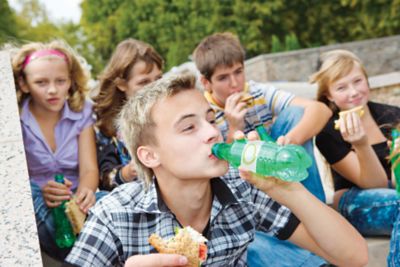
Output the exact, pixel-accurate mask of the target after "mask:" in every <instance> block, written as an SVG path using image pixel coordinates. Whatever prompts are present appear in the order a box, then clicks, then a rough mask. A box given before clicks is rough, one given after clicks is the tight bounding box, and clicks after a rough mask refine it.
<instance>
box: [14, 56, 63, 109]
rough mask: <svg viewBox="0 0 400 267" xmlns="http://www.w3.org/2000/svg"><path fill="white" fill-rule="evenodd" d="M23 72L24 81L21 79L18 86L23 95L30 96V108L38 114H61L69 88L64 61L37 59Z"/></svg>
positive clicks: (60, 59) (59, 59)
mask: <svg viewBox="0 0 400 267" xmlns="http://www.w3.org/2000/svg"><path fill="white" fill-rule="evenodd" d="M24 72H25V80H23V79H22V78H21V79H20V80H19V85H20V88H21V90H22V91H23V92H24V93H29V94H30V95H31V97H32V101H31V108H32V109H33V110H35V111H38V112H53V113H59V112H61V110H62V108H63V107H64V103H65V101H66V100H67V97H68V91H69V89H70V88H71V78H70V75H69V70H68V65H67V63H66V62H65V60H64V59H62V58H56V57H54V58H39V59H36V60H34V61H32V62H30V63H29V64H28V65H27V66H26V68H25V70H24ZM33 110H32V111H33Z"/></svg>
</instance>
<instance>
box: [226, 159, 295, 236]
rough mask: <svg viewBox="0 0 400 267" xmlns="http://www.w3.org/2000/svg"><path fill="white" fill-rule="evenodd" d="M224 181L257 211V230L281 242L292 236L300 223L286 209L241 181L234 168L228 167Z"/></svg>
mask: <svg viewBox="0 0 400 267" xmlns="http://www.w3.org/2000/svg"><path fill="white" fill-rule="evenodd" d="M224 179H227V180H228V181H230V182H231V183H232V184H234V187H235V188H236V189H235V191H236V192H239V194H240V195H241V196H242V197H243V198H244V199H246V200H248V201H250V202H252V203H253V205H254V207H255V209H256V210H257V212H256V213H255V214H256V215H255V220H256V228H257V230H259V231H263V232H266V233H269V234H271V235H274V236H276V237H277V238H278V239H281V240H285V239H288V238H289V237H290V236H291V235H292V234H293V232H294V230H296V228H297V226H298V225H299V223H300V221H299V220H298V219H297V217H296V216H295V215H294V214H293V213H292V212H291V211H290V210H289V209H288V208H287V207H285V206H282V205H281V204H279V203H278V202H276V201H275V200H273V199H272V198H270V197H269V196H268V195H267V194H265V193H264V192H262V191H261V190H259V189H257V188H255V187H254V186H253V185H251V184H249V183H247V182H245V181H243V180H242V179H241V178H240V176H239V171H238V170H237V169H236V168H233V167H231V166H229V171H228V173H227V174H226V175H225V176H224Z"/></svg>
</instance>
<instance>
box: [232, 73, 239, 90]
mask: <svg viewBox="0 0 400 267" xmlns="http://www.w3.org/2000/svg"><path fill="white" fill-rule="evenodd" d="M237 84H238V82H237V79H236V77H235V76H234V75H232V76H231V86H232V87H236V86H237Z"/></svg>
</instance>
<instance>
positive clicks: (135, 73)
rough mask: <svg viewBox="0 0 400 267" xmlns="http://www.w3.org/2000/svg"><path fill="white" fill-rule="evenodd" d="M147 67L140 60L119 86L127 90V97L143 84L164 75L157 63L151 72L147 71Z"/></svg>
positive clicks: (124, 90)
mask: <svg viewBox="0 0 400 267" xmlns="http://www.w3.org/2000/svg"><path fill="white" fill-rule="evenodd" d="M146 67H147V65H146V63H145V62H144V61H138V62H137V63H136V64H135V65H134V66H133V68H132V69H131V72H130V73H129V76H128V77H129V78H128V79H127V80H126V81H124V82H123V83H122V84H121V85H119V86H118V88H119V89H120V90H121V91H123V92H125V95H126V97H127V98H128V97H130V96H132V95H134V94H135V93H136V92H137V91H138V90H139V89H141V88H142V87H143V86H145V85H147V84H149V83H151V82H154V81H155V80H158V79H160V78H161V77H162V72H161V70H160V69H159V68H158V67H157V66H156V65H153V69H152V70H151V71H150V72H149V73H147V72H146Z"/></svg>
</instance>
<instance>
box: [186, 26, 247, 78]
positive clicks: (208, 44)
mask: <svg viewBox="0 0 400 267" xmlns="http://www.w3.org/2000/svg"><path fill="white" fill-rule="evenodd" d="M193 59H194V62H195V63H196V66H197V68H198V70H199V71H200V73H201V74H202V75H204V77H205V78H206V79H207V80H209V81H210V80H211V77H212V75H213V74H214V72H215V69H216V68H217V67H219V66H228V67H231V66H233V64H235V63H242V64H243V63H244V59H245V51H244V49H243V47H242V45H241V44H240V41H239V38H238V37H237V36H236V35H233V34H232V33H230V32H223V33H215V34H213V35H210V36H208V37H206V38H204V39H203V40H202V41H201V42H200V44H199V45H198V46H197V47H196V49H195V50H194V52H193Z"/></svg>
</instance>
